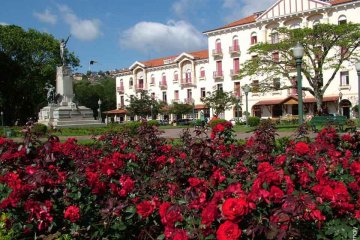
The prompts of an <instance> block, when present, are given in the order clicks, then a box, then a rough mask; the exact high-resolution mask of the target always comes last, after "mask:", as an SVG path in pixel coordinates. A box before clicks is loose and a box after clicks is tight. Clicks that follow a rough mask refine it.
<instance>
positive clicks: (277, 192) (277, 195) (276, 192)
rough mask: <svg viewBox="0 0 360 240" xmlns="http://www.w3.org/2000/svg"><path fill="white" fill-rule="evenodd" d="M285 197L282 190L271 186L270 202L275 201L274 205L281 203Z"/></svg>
mask: <svg viewBox="0 0 360 240" xmlns="http://www.w3.org/2000/svg"><path fill="white" fill-rule="evenodd" d="M283 197H284V192H283V191H282V190H281V189H280V188H278V187H276V186H271V188H270V195H269V198H270V200H272V201H274V203H280V202H281V201H282V199H283Z"/></svg>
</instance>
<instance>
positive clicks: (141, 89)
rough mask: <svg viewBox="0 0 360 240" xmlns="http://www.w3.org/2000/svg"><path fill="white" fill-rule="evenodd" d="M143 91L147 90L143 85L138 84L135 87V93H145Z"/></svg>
mask: <svg viewBox="0 0 360 240" xmlns="http://www.w3.org/2000/svg"><path fill="white" fill-rule="evenodd" d="M143 90H145V89H144V85H143V84H136V85H135V91H137V92H140V91H143Z"/></svg>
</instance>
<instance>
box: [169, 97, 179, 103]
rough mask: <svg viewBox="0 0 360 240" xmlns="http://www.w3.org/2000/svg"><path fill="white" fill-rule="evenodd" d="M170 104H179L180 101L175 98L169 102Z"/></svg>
mask: <svg viewBox="0 0 360 240" xmlns="http://www.w3.org/2000/svg"><path fill="white" fill-rule="evenodd" d="M171 102H172V103H180V99H178V98H176V99H173V100H171Z"/></svg>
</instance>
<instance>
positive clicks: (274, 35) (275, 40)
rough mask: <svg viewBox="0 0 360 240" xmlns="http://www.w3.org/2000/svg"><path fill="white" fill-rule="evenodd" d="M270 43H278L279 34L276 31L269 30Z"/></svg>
mask: <svg viewBox="0 0 360 240" xmlns="http://www.w3.org/2000/svg"><path fill="white" fill-rule="evenodd" d="M271 43H272V44H275V43H279V33H278V31H277V30H276V29H273V30H271Z"/></svg>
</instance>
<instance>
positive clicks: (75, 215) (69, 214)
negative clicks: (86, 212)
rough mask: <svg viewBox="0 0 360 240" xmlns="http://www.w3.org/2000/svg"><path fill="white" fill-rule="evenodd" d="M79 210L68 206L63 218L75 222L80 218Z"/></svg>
mask: <svg viewBox="0 0 360 240" xmlns="http://www.w3.org/2000/svg"><path fill="white" fill-rule="evenodd" d="M79 211H80V209H79V207H77V206H74V205H71V206H69V207H68V208H67V209H66V210H65V213H64V218H66V219H69V220H70V222H76V221H77V220H79V218H80V213H79Z"/></svg>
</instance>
